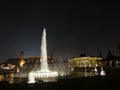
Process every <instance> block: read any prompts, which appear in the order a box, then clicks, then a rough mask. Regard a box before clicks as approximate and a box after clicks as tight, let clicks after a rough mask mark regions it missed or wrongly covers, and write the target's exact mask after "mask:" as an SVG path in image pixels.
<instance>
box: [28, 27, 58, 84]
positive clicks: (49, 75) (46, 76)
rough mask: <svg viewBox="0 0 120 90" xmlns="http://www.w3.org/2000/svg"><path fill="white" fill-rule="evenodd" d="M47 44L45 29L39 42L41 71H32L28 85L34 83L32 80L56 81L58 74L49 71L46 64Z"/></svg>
mask: <svg viewBox="0 0 120 90" xmlns="http://www.w3.org/2000/svg"><path fill="white" fill-rule="evenodd" d="M46 47H47V44H46V29H45V28H44V30H43V36H42V42H41V59H40V62H41V70H40V71H32V72H30V73H29V74H30V75H29V76H28V83H34V79H36V80H42V81H43V82H49V81H56V78H57V76H58V72H55V71H50V70H49V67H48V63H47V48H46Z"/></svg>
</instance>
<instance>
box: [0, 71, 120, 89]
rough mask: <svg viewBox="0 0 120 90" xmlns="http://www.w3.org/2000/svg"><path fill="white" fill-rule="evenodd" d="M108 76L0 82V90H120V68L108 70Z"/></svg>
mask: <svg viewBox="0 0 120 90" xmlns="http://www.w3.org/2000/svg"><path fill="white" fill-rule="evenodd" d="M107 74H108V75H107V76H96V77H84V78H71V79H60V80H58V81H57V82H49V83H36V84H27V83H25V82H22V83H17V84H8V83H6V82H0V90H69V89H70V90H71V89H72V90H119V89H120V70H119V69H115V70H112V71H109V72H107Z"/></svg>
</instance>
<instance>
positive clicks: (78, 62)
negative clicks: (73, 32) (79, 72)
mask: <svg viewBox="0 0 120 90" xmlns="http://www.w3.org/2000/svg"><path fill="white" fill-rule="evenodd" d="M101 60H102V58H101V57H77V58H73V59H69V60H68V62H69V65H70V66H72V67H98V66H101V65H102V64H101V62H100V61H101Z"/></svg>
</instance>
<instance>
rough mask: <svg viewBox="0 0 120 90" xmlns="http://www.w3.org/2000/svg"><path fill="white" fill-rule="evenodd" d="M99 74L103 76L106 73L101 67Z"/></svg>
mask: <svg viewBox="0 0 120 90" xmlns="http://www.w3.org/2000/svg"><path fill="white" fill-rule="evenodd" d="M100 75H101V76H105V75H106V73H105V71H104V70H103V67H101V71H100Z"/></svg>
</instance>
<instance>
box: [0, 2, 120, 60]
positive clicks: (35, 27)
mask: <svg viewBox="0 0 120 90" xmlns="http://www.w3.org/2000/svg"><path fill="white" fill-rule="evenodd" d="M38 1H39V2H37V1H35V0H33V1H28V2H27V1H24V2H22V1H19V0H17V1H16V2H15V1H14V2H12V1H11V0H9V1H6V0H3V1H0V62H4V61H5V60H7V58H10V57H18V56H19V54H20V51H24V54H25V56H39V55H40V46H41V37H42V31H43V28H46V31H47V45H48V46H47V49H48V55H49V56H50V55H52V56H54V57H57V58H58V59H59V60H62V59H63V58H71V57H78V56H80V54H81V53H86V55H87V56H98V55H99V52H100V51H101V52H102V54H103V56H105V55H106V54H107V52H108V49H111V51H112V53H113V54H115V55H118V54H119V53H118V52H119V51H118V44H119V43H120V4H119V3H118V2H110V1H109V2H102V1H101V2H98V1H97V2H95V1H91V0H88V1H87V0H82V1H80V0H77V1H79V2H76V1H75V0H73V1H72V0H68V1H65V0H59V1H58V0H38Z"/></svg>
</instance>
